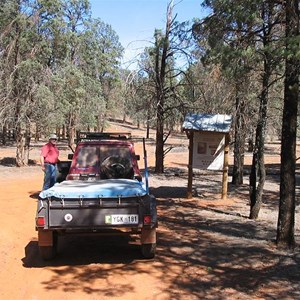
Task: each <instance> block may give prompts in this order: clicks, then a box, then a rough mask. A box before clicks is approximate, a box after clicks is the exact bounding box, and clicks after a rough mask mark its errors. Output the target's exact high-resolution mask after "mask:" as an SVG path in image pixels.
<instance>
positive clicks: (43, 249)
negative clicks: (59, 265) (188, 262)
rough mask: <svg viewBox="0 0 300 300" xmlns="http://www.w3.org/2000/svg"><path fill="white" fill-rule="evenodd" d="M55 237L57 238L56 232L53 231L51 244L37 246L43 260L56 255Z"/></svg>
mask: <svg viewBox="0 0 300 300" xmlns="http://www.w3.org/2000/svg"><path fill="white" fill-rule="evenodd" d="M57 239H58V237H57V234H56V233H55V232H54V233H53V244H52V246H39V250H40V255H41V257H42V258H43V259H44V260H51V259H53V258H54V257H55V256H56V253H57Z"/></svg>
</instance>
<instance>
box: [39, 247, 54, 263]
mask: <svg viewBox="0 0 300 300" xmlns="http://www.w3.org/2000/svg"><path fill="white" fill-rule="evenodd" d="M39 249H40V255H41V257H42V258H43V259H44V260H50V259H53V258H54V257H55V255H56V247H55V246H39Z"/></svg>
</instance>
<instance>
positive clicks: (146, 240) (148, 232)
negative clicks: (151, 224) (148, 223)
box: [141, 228, 156, 244]
mask: <svg viewBox="0 0 300 300" xmlns="http://www.w3.org/2000/svg"><path fill="white" fill-rule="evenodd" d="M154 243H156V228H143V229H142V232H141V244H154Z"/></svg>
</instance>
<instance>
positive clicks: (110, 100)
mask: <svg viewBox="0 0 300 300" xmlns="http://www.w3.org/2000/svg"><path fill="white" fill-rule="evenodd" d="M123 51H124V49H123V47H122V45H121V43H120V42H119V37H118V35H117V34H116V32H115V31H114V30H113V28H112V27H111V26H110V25H109V24H106V23H104V22H103V21H101V20H100V19H90V20H88V21H87V22H85V31H84V33H83V36H82V42H81V47H80V52H81V56H80V59H79V67H80V68H81V69H82V70H84V72H85V73H86V74H87V75H89V76H91V77H92V78H94V79H95V80H97V81H98V82H99V84H101V88H102V96H103V97H104V100H105V103H106V106H105V107H104V108H105V110H102V112H101V114H99V116H98V119H99V124H101V123H103V122H104V121H105V116H106V111H108V110H110V109H111V108H113V107H115V106H116V107H118V105H120V104H121V103H122V102H123V101H124V98H123V97H122V95H121V94H120V93H118V89H120V87H121V80H120V77H121V76H122V71H120V60H121V57H122V55H123ZM123 104H124V103H123ZM123 104H121V105H123ZM102 125H103V124H102Z"/></svg>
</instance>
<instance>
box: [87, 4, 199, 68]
mask: <svg viewBox="0 0 300 300" xmlns="http://www.w3.org/2000/svg"><path fill="white" fill-rule="evenodd" d="M169 1H170V0H90V3H91V8H92V16H93V18H100V19H101V20H102V21H103V22H105V23H106V24H109V25H111V26H112V29H113V30H114V31H115V32H116V33H117V35H118V36H119V40H120V43H121V44H122V46H123V47H124V49H125V53H124V59H123V61H122V64H123V67H128V68H131V67H132V65H131V61H132V59H134V58H135V57H136V56H137V55H138V54H139V53H141V52H142V50H143V49H144V47H146V46H151V42H153V34H154V30H155V29H162V30H164V29H165V24H166V12H167V4H168V2H169ZM201 2H202V0H173V3H174V11H173V16H175V14H177V18H176V20H177V21H180V22H183V21H188V20H190V21H191V20H193V18H201V17H203V15H204V10H203V8H202V7H201Z"/></svg>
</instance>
